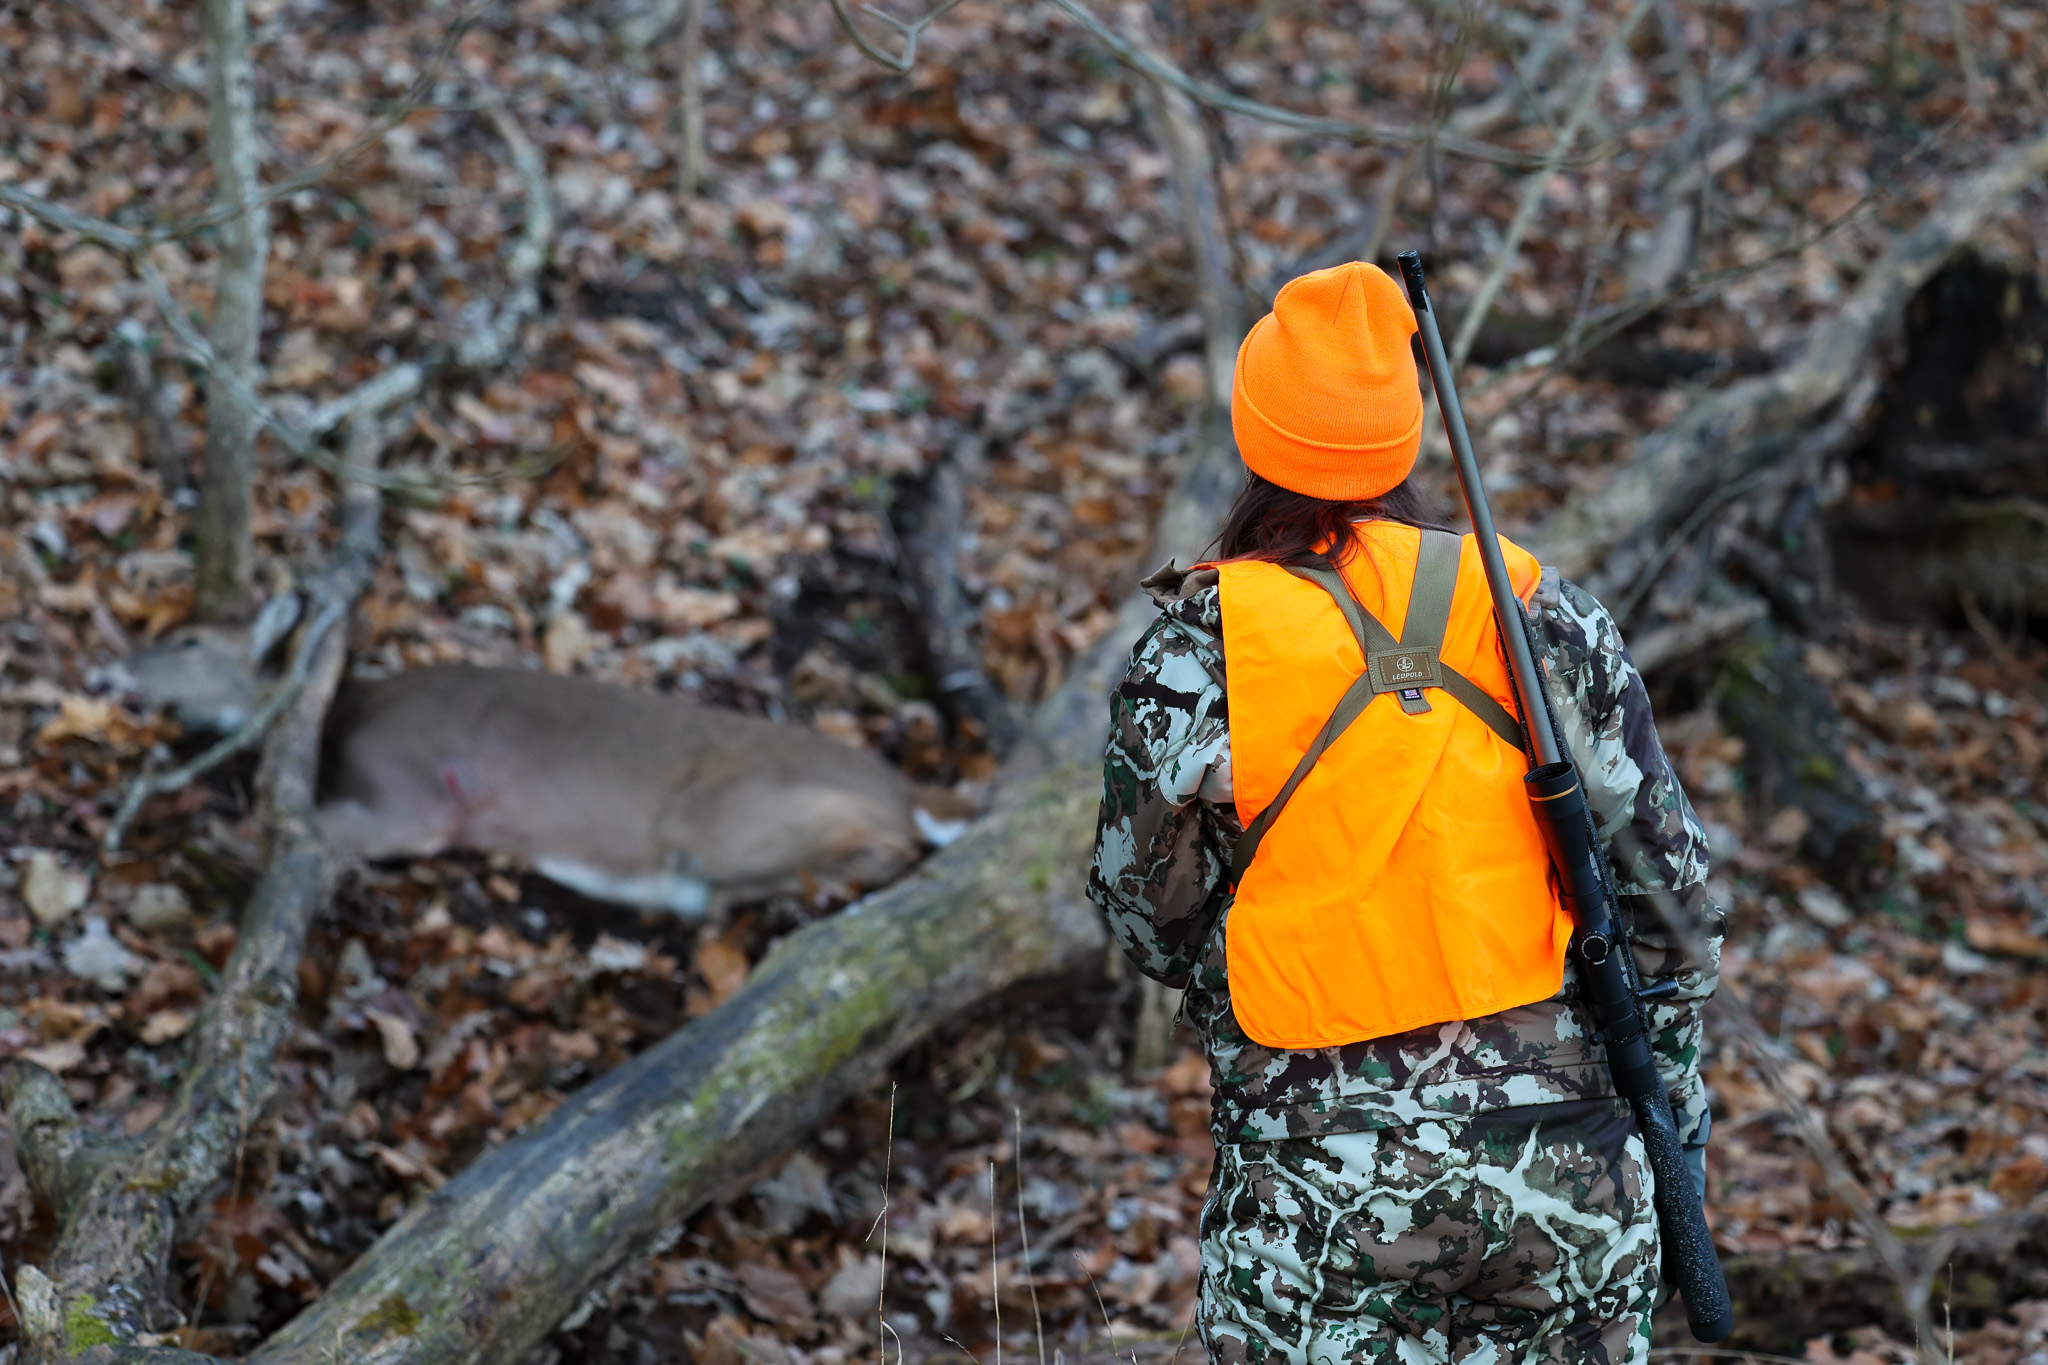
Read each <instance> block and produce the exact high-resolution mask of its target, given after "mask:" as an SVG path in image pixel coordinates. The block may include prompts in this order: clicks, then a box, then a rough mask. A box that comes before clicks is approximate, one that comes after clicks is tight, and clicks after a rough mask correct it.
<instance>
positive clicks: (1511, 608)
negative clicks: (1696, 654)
mask: <svg viewBox="0 0 2048 1365" xmlns="http://www.w3.org/2000/svg"><path fill="white" fill-rule="evenodd" d="M1400 262H1401V274H1402V277H1403V279H1404V280H1405V282H1406V284H1407V286H1408V300H1409V303H1410V304H1411V305H1412V306H1413V307H1414V309H1415V323H1416V327H1417V330H1418V331H1419V332H1420V333H1421V336H1422V349H1423V355H1424V357H1425V358H1426V360H1427V361H1428V366H1429V378H1430V382H1431V384H1432V385H1433V386H1434V387H1435V389H1436V398H1437V409H1438V411H1439V412H1441V413H1442V415H1443V419H1444V429H1445V432H1446V434H1447V435H1448V436H1449V437H1450V441H1451V456H1452V460H1453V462H1454V463H1455V464H1456V466H1457V470H1458V486H1459V488H1460V489H1461V490H1462V491H1463V493H1464V495H1465V509H1466V511H1467V512H1468V513H1469V514H1470V517H1471V521H1472V531H1473V538H1474V539H1475V540H1476V541H1477V543H1478V547H1479V555H1480V559H1481V562H1482V563H1483V564H1484V565H1485V566H1486V583H1487V587H1488V589H1489V590H1490V591H1491V593H1492V596H1493V612H1494V621H1495V623H1496V624H1497V625H1498V627H1499V628H1500V638H1501V645H1502V647H1503V648H1504V649H1505V651H1506V653H1507V658H1508V672H1509V675H1510V677H1511V678H1512V680H1513V682H1514V686H1515V691H1516V693H1517V695H1518V697H1519V699H1520V700H1521V703H1522V711H1523V716H1522V721H1523V728H1524V730H1525V732H1526V733H1527V735H1528V737H1529V756H1530V758H1531V760H1532V761H1533V764H1534V766H1533V767H1532V768H1531V769H1530V771H1529V774H1528V776H1527V777H1526V778H1525V779H1524V781H1525V782H1526V784H1527V787H1528V795H1529V801H1530V807H1531V809H1532V810H1533V811H1534V812H1535V815H1536V823H1537V826H1538V827H1539V828H1540V829H1541V830H1542V833H1543V840H1544V844H1545V846H1546V847H1547V848H1548V850H1549V853H1550V860H1551V864H1552V866H1553V867H1555V868H1556V869H1557V877H1558V889H1559V895H1560V899H1562V900H1563V902H1564V905H1565V908H1566V910H1567V911H1568V912H1569V913H1570V915H1571V917H1572V925H1573V933H1572V946H1571V951H1572V954H1573V956H1574V957H1576V958H1577V959H1578V964H1579V977H1580V980H1581V982H1582V983H1583V984H1584V986H1585V991H1586V997H1587V1003H1588V1004H1589V1006H1590V1007H1591V1010H1592V1014H1593V1019H1594V1023H1595V1025H1596V1026H1597V1027H1598V1029H1599V1036H1600V1038H1601V1040H1602V1042H1603V1043H1604V1045H1605V1047H1606V1050H1607V1065H1608V1069H1609V1070H1610V1071H1611V1072H1612V1073H1613V1075H1614V1086H1615V1089H1616V1090H1617V1091H1619V1092H1620V1094H1621V1095H1622V1096H1623V1098H1625V1099H1627V1100H1628V1102H1629V1106H1630V1108H1632V1109H1633V1110H1634V1111H1635V1117H1636V1127H1637V1128H1638V1130H1639V1131H1640V1132H1641V1133H1642V1137H1643V1147H1644V1149H1645V1151H1646V1152H1647V1154H1648V1157H1649V1165H1650V1171H1651V1175H1652V1178H1653V1180H1654V1182H1655V1187H1656V1196H1655V1197H1656V1207H1657V1227H1658V1233H1659V1236H1660V1238H1661V1240H1662V1242H1663V1247H1664V1264H1665V1268H1666V1274H1667V1275H1668V1276H1669V1277H1670V1278H1671V1279H1672V1280H1673V1281H1675V1282H1676V1284H1677V1285H1678V1290H1679V1293H1680V1294H1682V1295H1684V1297H1685V1316H1686V1320H1687V1321H1688V1323H1689V1324H1690V1325H1691V1327H1692V1334H1693V1336H1695V1337H1696V1338H1698V1339H1699V1340H1701V1341H1703V1342H1709V1343H1711V1342H1717V1341H1724V1340H1726V1339H1727V1337H1728V1335H1729V1333H1731V1332H1732V1331H1734V1328H1735V1311H1734V1307H1733V1305H1732V1304H1731V1303H1730V1302H1729V1299H1728V1283H1727V1280H1726V1279H1725V1278H1724V1276H1723V1275H1722V1272H1721V1261H1720V1258H1719V1257H1718V1256H1717V1255H1716V1254H1715V1252H1714V1243H1713V1239H1712V1237H1711V1236H1710V1235H1709V1234H1708V1231H1707V1220H1706V1212H1705V1210H1704V1208H1703V1207H1702V1204H1701V1201H1700V1198H1699V1194H1698V1192H1697V1191H1696V1190H1695V1189H1694V1188H1693V1183H1692V1175H1691V1173H1690V1172H1689V1171H1688V1170H1687V1169H1686V1166H1685V1153H1684V1149H1683V1147H1682V1145H1681V1143H1680V1140H1679V1136H1678V1126H1677V1123H1676V1122H1675V1120H1674V1119H1673V1118H1672V1113H1671V1096H1670V1094H1669V1093H1668V1092H1666V1090H1665V1089H1664V1084H1663V1081H1662V1080H1661V1079H1660V1078H1659V1076H1658V1075H1657V1062H1656V1057H1655V1056H1654V1054H1653V1053H1652V1052H1651V1050H1650V1039H1649V1036H1648V1033H1647V1032H1646V1030H1645V1025H1644V1020H1643V1006H1642V998H1641V991H1640V987H1639V985H1638V982H1637V980H1636V973H1635V960H1634V954H1633V953H1632V952H1631V951H1630V950H1629V946H1628V944H1627V942H1626V941H1625V937H1624V936H1623V935H1622V934H1621V933H1620V931H1619V930H1618V928H1617V925H1616V915H1615V911H1616V905H1615V900H1614V893H1613V888H1612V886H1611V885H1610V883H1609V882H1608V879H1607V877H1606V875H1605V874H1604V872H1603V870H1602V867H1601V863H1600V857H1601V854H1600V845H1599V837H1598V834H1597V832H1596V831H1595V828H1594V825H1593V817H1592V812H1591V810H1590V809H1589V808H1588V806H1587V804H1586V793H1585V789H1584V787H1583V786H1582V785H1581V784H1580V782H1579V774H1578V769H1577V768H1576V767H1575V766H1574V765H1573V763H1572V759H1571V755H1570V753H1568V752H1566V750H1565V746H1564V743H1563V737H1562V735H1561V733H1560V732H1559V730H1558V728H1557V722H1556V717H1555V715H1554V714H1553V713H1552V711H1551V705H1550V694H1549V693H1548V692H1547V691H1546V690H1545V689H1544V685H1543V675H1542V673H1541V672H1540V671H1539V670H1538V669H1537V667H1536V661H1535V656H1534V655H1533V654H1532V653H1531V651H1530V648H1529V638H1528V634H1527V627H1526V624H1525V618H1524V617H1523V614H1522V607H1521V603H1520V602H1519V601H1518V600H1517V599H1516V597H1515V594H1514V587H1513V585H1512V584H1511V583H1510V582H1509V580H1508V571H1507V564H1506V562H1505V561H1504V560H1503V559H1502V557H1501V552H1500V540H1499V537H1498V535H1497V534H1496V533H1495V531H1494V527H1493V511H1492V509H1491V507H1490V506H1489V505H1488V504H1487V500H1486V486H1485V484H1483V483H1482V482H1481V481H1480V476H1479V462H1478V460H1477V459H1476V458H1475V457H1474V456H1473V454H1472V439H1471V436H1470V435H1469V434H1468V433H1467V432H1466V430H1465V416H1464V412H1463V410H1462V408H1461V407H1460V406H1459V403H1458V389H1457V383H1456V381H1455V380H1454V379H1453V377H1452V375H1451V365H1450V360H1449V358H1448V357H1447V356H1446V355H1445V354H1444V342H1443V335H1442V333H1441V332H1440V331H1439V330H1438V328H1437V322H1436V314H1435V310H1433V309H1432V308H1431V307H1430V304H1429V291H1428V289H1427V288H1426V287H1425V286H1424V284H1423V278H1422V257H1421V255H1420V254H1419V253H1417V252H1413V251H1404V252H1402V253H1401V256H1400Z"/></svg>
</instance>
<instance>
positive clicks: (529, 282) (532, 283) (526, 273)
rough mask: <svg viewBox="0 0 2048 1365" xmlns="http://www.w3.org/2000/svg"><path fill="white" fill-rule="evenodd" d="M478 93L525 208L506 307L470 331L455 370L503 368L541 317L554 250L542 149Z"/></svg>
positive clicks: (508, 265)
mask: <svg viewBox="0 0 2048 1365" xmlns="http://www.w3.org/2000/svg"><path fill="white" fill-rule="evenodd" d="M479 93H480V97H481V98H482V99H483V101H484V116H485V117H486V118H488V119H489V120H490V121H491V127H492V128H494V129H495V130H496V131H497V134H498V136H499V137H500V138H502V139H503V140H504V143H505V150H506V152H507V153H508V154H509V155H510V156H511V159H512V169H513V170H514V171H515V172H516V173H517V174H518V176H519V184H520V187H521V191H522V205H523V208H524V215H523V216H524V222H523V223H522V224H521V227H520V231H519V241H518V244H517V245H516V246H514V247H513V248H512V251H511V254H510V255H508V256H507V257H506V260H505V278H506V283H507V285H508V286H509V288H507V289H505V290H504V291H503V297H504V302H503V303H502V304H500V305H499V306H498V311H497V313H496V315H495V316H493V317H492V318H491V319H490V321H489V322H488V323H487V324H485V325H483V326H480V327H477V328H475V329H473V330H470V331H468V332H467V333H466V334H465V336H464V337H463V340H462V342H461V344H460V345H458V346H457V347H456V348H455V359H456V363H457V364H459V365H461V366H462V367H463V368H465V369H471V370H488V369H495V368H497V367H498V366H500V365H503V364H504V363H505V360H506V357H507V356H508V355H510V354H511V351H512V346H513V343H514V342H515V341H517V340H518V337H519V329H520V328H521V327H522V326H524V325H525V323H526V321H527V319H529V318H531V317H533V316H534V315H536V314H537V313H539V312H540V291H539V289H538V287H537V285H536V281H537V280H538V279H539V278H540V272H541V267H542V266H544V265H546V264H547V260H548V252H549V251H550V250H551V249H552V248H553V246H554V240H555V201H554V195H553V194H552V192H551V191H550V190H549V188H548V166H547V159H546V158H545V157H543V156H542V155H541V153H540V148H538V147H536V146H534V145H533V139H531V138H529V137H528V136H527V135H526V131H525V130H524V129H523V128H521V127H520V126H519V120H518V119H517V118H516V117H515V116H514V115H513V113H512V111H511V109H509V108H508V107H506V104H505V101H504V100H503V98H501V97H500V96H499V95H498V94H497V92H496V91H495V90H493V89H491V88H490V87H489V86H488V85H481V84H480V86H479Z"/></svg>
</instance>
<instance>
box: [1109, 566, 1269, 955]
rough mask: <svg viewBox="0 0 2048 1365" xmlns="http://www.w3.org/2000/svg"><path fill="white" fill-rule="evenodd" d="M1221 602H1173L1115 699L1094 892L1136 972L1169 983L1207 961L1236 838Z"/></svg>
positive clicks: (1203, 593) (1196, 597) (1136, 652)
mask: <svg viewBox="0 0 2048 1365" xmlns="http://www.w3.org/2000/svg"><path fill="white" fill-rule="evenodd" d="M1188 577H1189V578H1194V577H1195V576H1194V575H1189V576H1188ZM1213 577H1214V576H1213V573H1212V574H1211V575H1209V578H1210V583H1211V584H1213ZM1147 582H1148V585H1149V584H1151V583H1152V582H1153V580H1147ZM1175 586H1176V587H1177V588H1178V587H1179V586H1181V585H1180V583H1179V580H1178V579H1176V580H1175ZM1155 596H1161V597H1162V598H1163V597H1164V596H1165V595H1164V594H1161V593H1155ZM1217 599H1218V593H1217V592H1216V589H1215V588H1214V587H1213V586H1206V585H1205V586H1200V587H1196V588H1195V590H1194V591H1193V592H1192V593H1191V594H1190V595H1188V596H1186V597H1181V598H1177V599H1174V600H1167V601H1165V608H1166V609H1165V611H1164V613H1163V614H1162V615H1161V617H1160V619H1159V620H1158V621H1157V622H1156V623H1155V624H1154V625H1153V627H1152V629H1151V630H1149V631H1147V632H1146V633H1145V635H1144V637H1143V638H1142V639H1140V640H1139V641H1138V644H1137V646H1136V648H1134V649H1133V650H1132V651H1131V664H1130V668H1129V670H1128V671H1127V672H1126V673H1125V674H1124V679H1123V681H1122V682H1121V683H1119V684H1118V685H1117V688H1116V690H1115V691H1114V692H1113V693H1111V694H1110V725H1109V749H1108V753H1107V754H1106V755H1105V757H1104V761H1103V771H1102V814H1101V818H1100V821H1099V823H1098V825H1097V827H1096V834H1095V862H1094V866H1093V867H1092V868H1091V869H1090V872H1089V876H1088V895H1089V898H1090V899H1091V900H1093V901H1094V902H1095V903H1096V904H1097V905H1099V906H1101V907H1102V911H1103V913H1104V914H1105V915H1107V916H1108V917H1109V927H1110V931H1111V932H1112V933H1113V934H1115V935H1116V939H1117V942H1118V943H1120V944H1122V945H1123V949H1124V951H1125V952H1126V953H1128V954H1129V955H1130V957H1131V960H1132V961H1133V962H1136V963H1137V964H1138V968H1139V970H1140V971H1142V972H1144V973H1145V974H1146V975H1147V976H1152V977H1157V978H1158V979H1159V980H1161V981H1164V982H1166V983H1167V984H1168V985H1170V986H1180V985H1185V984H1186V983H1187V979H1188V975H1189V973H1190V972H1191V971H1192V970H1193V969H1194V966H1195V964H1196V962H1197V961H1198V960H1199V959H1200V958H1201V955H1202V949H1203V946H1204V944H1205V943H1206V942H1207V940H1208V937H1209V932H1210V930H1211V929H1212V928H1213V926H1214V924H1215V921H1216V916H1217V915H1218V913H1220V911H1221V910H1222V907H1223V903H1224V901H1225V899H1226V898H1227V896H1228V890H1229V886H1228V872H1229V859H1230V850H1231V848H1232V847H1233V846H1234V844H1235V839H1236V835H1237V826H1236V822H1235V819H1234V815H1233V813H1232V807H1231V806H1230V804H1229V803H1230V799H1231V798H1230V727H1229V720H1228V713H1227V711H1226V710H1225V705H1224V695H1223V679H1224V673H1223V647H1222V625H1221V621H1220V619H1219V617H1218V611H1219V607H1218V600H1217Z"/></svg>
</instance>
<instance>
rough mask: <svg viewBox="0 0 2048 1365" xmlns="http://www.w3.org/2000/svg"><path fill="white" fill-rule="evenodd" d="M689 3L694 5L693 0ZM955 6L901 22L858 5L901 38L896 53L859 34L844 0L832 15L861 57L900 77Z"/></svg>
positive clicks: (835, 0)
mask: <svg viewBox="0 0 2048 1365" xmlns="http://www.w3.org/2000/svg"><path fill="white" fill-rule="evenodd" d="M690 2H691V3H694V0H690ZM959 6H960V0H944V3H942V4H940V5H939V6H938V7H937V8H936V9H930V10H927V11H925V12H924V13H923V14H921V15H919V16H918V17H917V18H915V19H911V20H908V21H905V20H902V19H898V18H897V17H896V16H895V15H893V14H890V13H889V12H888V11H886V10H880V9H876V8H875V7H874V6H873V5H862V6H861V8H862V9H863V10H865V11H867V12H868V14H870V15H872V16H873V17H874V18H876V19H878V20H880V21H881V22H882V23H884V24H887V25H888V26H889V27H890V28H893V29H895V30H896V32H897V33H899V34H901V35H902V36H903V51H902V52H900V53H892V52H889V51H888V50H886V49H884V48H883V47H881V46H879V45H878V44H877V43H876V42H875V41H874V40H873V39H871V38H869V37H868V36H867V35H866V34H865V33H862V32H861V31H860V23H859V21H858V20H856V19H855V18H854V17H853V11H852V10H851V9H849V8H848V7H847V4H846V0H832V13H833V14H834V15H835V16H836V17H837V18H838V20H839V27H840V28H842V29H844V30H845V31H846V36H847V37H849V38H851V39H853V45H854V46H855V47H857V48H859V49H860V51H861V55H862V56H864V57H866V58H867V59H868V60H869V61H871V62H875V63H877V64H878V65H881V66H885V67H887V68H888V69H889V70H891V71H893V72H895V73H896V74H897V75H899V76H900V75H903V74H904V73H905V72H907V71H909V70H910V68H912V67H913V66H916V65H917V41H918V39H919V38H922V37H923V36H924V31H925V30H926V29H928V28H930V27H931V26H932V25H933V24H935V23H937V22H938V21H939V20H941V19H943V18H945V17H946V15H948V14H950V13H951V12H952V11H954V10H955V9H957V8H959Z"/></svg>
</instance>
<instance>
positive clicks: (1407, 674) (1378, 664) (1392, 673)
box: [1372, 649, 1438, 692]
mask: <svg viewBox="0 0 2048 1365" xmlns="http://www.w3.org/2000/svg"><path fill="white" fill-rule="evenodd" d="M1372 674H1373V682H1374V684H1375V685H1376V686H1377V687H1378V688H1379V690H1381V691H1383V692H1385V691H1392V690H1394V689H1396V688H1412V687H1418V686H1420V687H1435V686H1437V685H1438V681H1437V676H1436V651H1435V650H1433V649H1402V650H1387V651H1386V652H1384V653H1380V654H1375V655H1373V656H1372Z"/></svg>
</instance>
